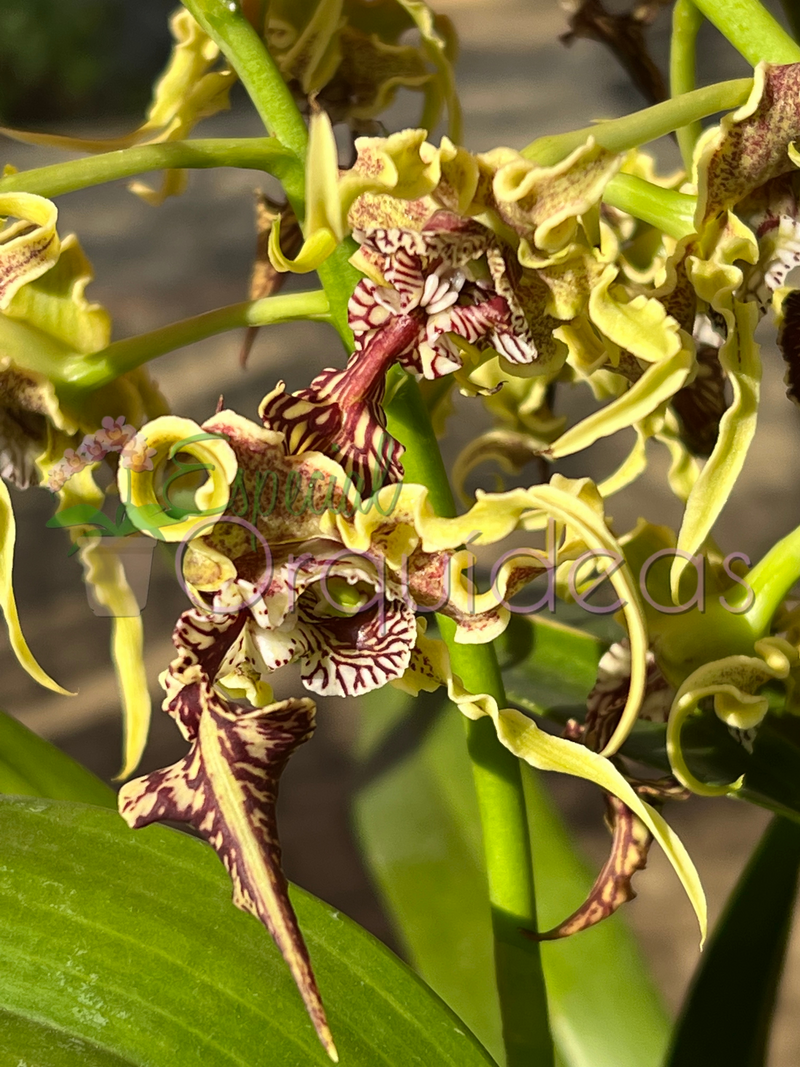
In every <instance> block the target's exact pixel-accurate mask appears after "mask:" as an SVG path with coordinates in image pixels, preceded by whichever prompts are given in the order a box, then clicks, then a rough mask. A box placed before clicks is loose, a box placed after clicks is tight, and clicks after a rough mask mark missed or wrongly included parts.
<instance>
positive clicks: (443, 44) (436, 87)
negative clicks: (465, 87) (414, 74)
mask: <svg viewBox="0 0 800 1067" xmlns="http://www.w3.org/2000/svg"><path fill="white" fill-rule="evenodd" d="M399 2H400V4H401V6H402V7H404V8H405V10H406V11H407V12H408V13H409V15H410V16H411V18H412V19H413V20H414V22H415V23H416V25H417V28H418V30H419V32H420V36H421V37H422V45H423V48H424V49H425V53H426V55H427V57H428V59H429V60H430V61H431V62H432V63H433V65H434V66H435V67H436V71H437V73H436V77H435V79H434V80H433V81H432V82H431V83H429V85H428V87H427V93H426V95H427V97H428V102H427V106H426V108H425V113H424V114H423V116H422V122H421V123H420V125H422V126H424V127H425V128H426V129H429V130H430V129H433V127H434V126H435V125H436V123H437V121H438V119H439V98H441V99H444V101H445V103H446V104H447V117H448V119H449V125H448V133H449V134H450V136H451V137H452V139H453V140H454V141H455V142H456V144H458V142H459V141H460V140H461V125H462V120H461V105H460V103H459V100H458V94H457V92H456V80H455V72H454V70H453V64H452V62H451V56H450V55H449V54H448V52H449V49H448V47H447V41H446V40H444V39H443V38H442V36H441V34H440V33H439V32H437V29H438V28H437V25H436V23H437V21H438V22H439V23H440V25H441V23H442V20H441V19H436V17H435V16H434V14H433V12H432V11H431V9H430V8H429V7H428V5H427V4H425V3H422V0H399Z"/></svg>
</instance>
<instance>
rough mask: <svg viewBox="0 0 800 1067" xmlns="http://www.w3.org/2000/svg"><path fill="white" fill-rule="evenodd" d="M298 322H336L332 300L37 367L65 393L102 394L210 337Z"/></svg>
mask: <svg viewBox="0 0 800 1067" xmlns="http://www.w3.org/2000/svg"><path fill="white" fill-rule="evenodd" d="M298 319H311V320H313V321H316V322H328V321H330V315H329V309H328V298H327V296H326V295H325V293H324V292H323V291H322V290H315V291H313V292H308V293H288V294H286V295H285V296H269V297H266V298H265V299H264V300H245V301H243V302H242V303H240V304H229V305H228V306H227V307H222V308H217V309H216V310H214V311H206V312H204V314H202V315H195V316H193V317H192V318H190V319H182V320H181V321H180V322H172V323H170V324H169V326H162V327H160V329H158V330H152V331H151V332H150V333H142V334H139V335H138V336H137V337H128V338H125V340H122V341H114V342H112V344H110V345H109V346H108V347H107V348H103V349H101V351H99V352H95V353H93V354H92V355H90V356H75V357H74V358H73V359H72V360H71V361H70V362H68V363H63V362H62V363H59V364H58V365H57V366H53V367H48V368H42V367H39V366H38V365H37V367H36V368H35V369H36V370H39V371H40V372H41V373H45V374H46V375H47V377H48V378H51V379H52V380H53V381H54V382H55V384H56V387H57V388H58V389H59V391H60V392H62V391H63V392H71V391H79V390H91V389H98V388H99V387H100V386H102V385H107V384H108V383H109V382H112V381H114V379H115V378H118V377H119V376H120V374H125V373H126V372H127V371H130V370H134V369H135V368H136V367H141V366H142V364H144V363H148V362H149V361H150V360H151V359H155V358H156V357H157V356H163V355H164V353H165V352H172V351H174V350H175V349H176V348H183V347H184V346H185V345H190V344H193V343H194V342H195V341H202V340H203V339H204V338H206V337H213V336H214V335H215V334H218V333H225V332H226V331H227V330H236V329H239V328H241V327H246V326H268V325H272V324H274V323H278V322H295V321H297V320H298Z"/></svg>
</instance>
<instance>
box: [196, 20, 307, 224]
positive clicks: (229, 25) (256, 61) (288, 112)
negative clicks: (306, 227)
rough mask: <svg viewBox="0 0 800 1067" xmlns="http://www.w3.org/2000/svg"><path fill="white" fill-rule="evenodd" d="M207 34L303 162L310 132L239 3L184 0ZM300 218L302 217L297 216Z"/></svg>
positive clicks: (275, 131) (279, 135)
mask: <svg viewBox="0 0 800 1067" xmlns="http://www.w3.org/2000/svg"><path fill="white" fill-rule="evenodd" d="M184 7H187V8H188V9H189V11H191V13H192V15H194V17H195V18H196V19H197V21H198V22H199V23H200V25H201V26H202V27H203V29H204V30H205V31H206V33H207V34H208V35H209V37H211V38H212V39H213V41H214V42H215V43H216V44H217V45H219V48H220V51H221V52H222V53H223V55H224V56H225V58H226V59H227V60H228V62H229V63H230V65H231V66H232V67H233V69H234V70H235V71H236V73H237V74H238V76H239V78H240V80H241V82H242V84H243V85H244V87H245V89H246V90H247V94H248V96H249V97H250V99H251V100H252V101H253V104H254V105H255V108H256V111H258V113H259V115H260V116H261V121H262V122H263V123H264V125H265V126H266V128H267V130H268V131H269V132H270V133H271V134H272V135H273V136H274V137H277V138H278V140H279V141H280V142H281V144H284V145H286V147H287V148H288V149H290V150H291V151H292V152H294V154H295V155H296V156H297V158H298V159H299V160H300V161H301V162H303V161H304V160H305V158H306V148H307V146H308V130H307V129H306V124H305V123H304V122H303V117H302V115H301V114H300V112H299V111H298V110H297V105H296V104H295V102H294V99H293V97H292V94H291V91H290V89H289V86H288V85H287V84H286V82H285V81H284V80H283V77H282V75H281V73H280V71H279V70H278V68H277V67H276V66H275V63H274V62H273V60H272V57H271V56H270V54H269V52H268V51H267V49H266V47H265V45H264V42H263V41H262V40H261V38H260V37H259V36H258V34H257V33H256V31H255V30H254V29H253V27H252V26H251V25H250V23H249V22H248V21H247V19H246V18H245V17H244V15H243V14H242V9H241V8H240V7H239V5H238V3H236V2H235V0H234V2H233V3H232V4H230V5H229V4H228V3H226V2H225V0H185V2H184ZM298 217H299V218H300V217H301V216H298Z"/></svg>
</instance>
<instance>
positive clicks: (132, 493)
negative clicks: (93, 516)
mask: <svg viewBox="0 0 800 1067" xmlns="http://www.w3.org/2000/svg"><path fill="white" fill-rule="evenodd" d="M138 437H139V439H140V440H141V447H142V448H143V449H145V450H147V449H154V450H155V451H154V452H153V453H150V457H151V462H152V467H151V468H147V467H145V469H142V470H135V469H133V468H126V467H124V466H121V467H120V470H119V472H118V476H117V481H118V485H119V491H120V497H121V499H122V502H123V503H124V504H125V506H126V508H127V509H128V515H129V516H130V519H131V521H132V522H133V524H134V525H135V526H136V527H137V528H138V529H140V530H142V532H143V533H146V534H149V535H150V536H151V537H156V538H159V539H160V540H162V541H182V540H183V539H184V538H185V537H187V535H190V534H191V532H192V530H193V529H195V527H197V526H198V524H201V525H204V526H205V528H206V529H208V528H209V527H210V526H211V525H213V523H214V522H215V521H216V519H217V518H219V516H220V515H222V513H223V512H224V510H225V506H226V505H227V503H228V500H229V498H230V488H229V487H230V484H231V482H232V481H233V479H234V477H235V476H236V470H237V464H236V456H235V454H234V452H233V449H232V448H231V446H230V445H229V444H228V443H227V441H224V440H222V439H221V438H220V437H219V436H218V435H216V434H214V433H211V432H209V431H207V430H203V429H202V428H201V427H200V426H198V425H197V423H196V422H192V420H191V419H181V418H178V417H176V416H173V415H164V416H162V417H161V418H158V419H154V420H153V421H152V422H149V423H147V424H146V425H145V426H144V428H143V429H142V430H140V431H139V434H138ZM180 453H187V454H188V455H190V456H192V457H193V458H194V459H196V460H198V464H191V465H188V466H187V465H182V464H180V462H179V461H177V466H178V467H179V469H178V471H177V473H176V475H175V477H179V476H180V475H181V474H182V473H183V474H187V473H193V472H197V471H198V470H203V471H205V472H207V474H208V480H207V481H206V482H205V484H203V485H201V486H200V488H199V489H198V490H197V492H196V493H195V500H194V509H193V510H192V511H191V512H190V513H188V514H187V513H186V512H185V511H183V512H182V514H181V513H180V512H181V511H182V509H175V510H173V509H172V508H171V502H170V499H169V480H167V481H166V482H165V485H164V488H163V494H162V500H159V499H158V496H157V493H156V477H157V475H158V473H159V471H160V470H161V469H163V468H164V467H165V466H166V465H167V463H168V462H169V461H172V460H175V457H176V456H178V455H179V454H180ZM181 467H182V468H183V469H182V470H181V469H180V468H181ZM165 505H166V507H165ZM176 512H177V514H176Z"/></svg>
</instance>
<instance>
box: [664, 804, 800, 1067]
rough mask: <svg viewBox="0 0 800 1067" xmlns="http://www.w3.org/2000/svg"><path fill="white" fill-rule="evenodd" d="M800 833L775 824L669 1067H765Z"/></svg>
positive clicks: (694, 991)
mask: <svg viewBox="0 0 800 1067" xmlns="http://www.w3.org/2000/svg"><path fill="white" fill-rule="evenodd" d="M798 871H800V826H797V825H796V824H795V823H792V822H789V821H788V820H786V819H780V818H779V819H773V821H772V822H771V823H770V825H769V827H768V828H767V830H766V832H765V834H764V836H763V838H762V839H761V843H760V844H759V846H758V848H757V850H756V852H755V853H754V855H753V857H752V859H751V860H750V863H749V864H748V866H747V868H746V869H745V872H744V874H743V875H742V877H741V878H740V879H739V882H738V884H737V886H736V889H735V890H734V892H733V894H732V896H731V898H730V900H729V901H728V905H727V907H726V909H725V912H724V914H723V916H722V918H721V919H720V921H719V923H718V925H717V928H716V930H715V931H714V934H713V936H712V938H711V941H710V942H709V945H708V948H707V949H706V951H705V953H704V954H703V961H702V964H701V966H700V968H699V970H698V971H697V973H696V974H695V978H694V981H693V983H692V986H691V989H690V991H689V994H688V997H687V1000H686V1004H685V1006H684V1009H683V1013H682V1015H681V1018H680V1021H679V1023H678V1026H677V1028H676V1031H675V1036H674V1039H673V1045H672V1049H671V1052H670V1056H669V1059H668V1061H667V1067H708V1064H711V1063H724V1064H725V1065H726V1067H762V1065H763V1064H764V1063H765V1062H766V1054H767V1045H768V1041H769V1029H770V1020H771V1017H772V1011H773V1007H774V1004H775V994H776V992H777V988H778V982H779V980H780V974H781V970H782V968H783V961H784V956H785V952H786V945H787V942H788V937H789V931H790V927H791V921H792V911H793V906H794V898H795V893H796V891H797V878H798Z"/></svg>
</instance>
